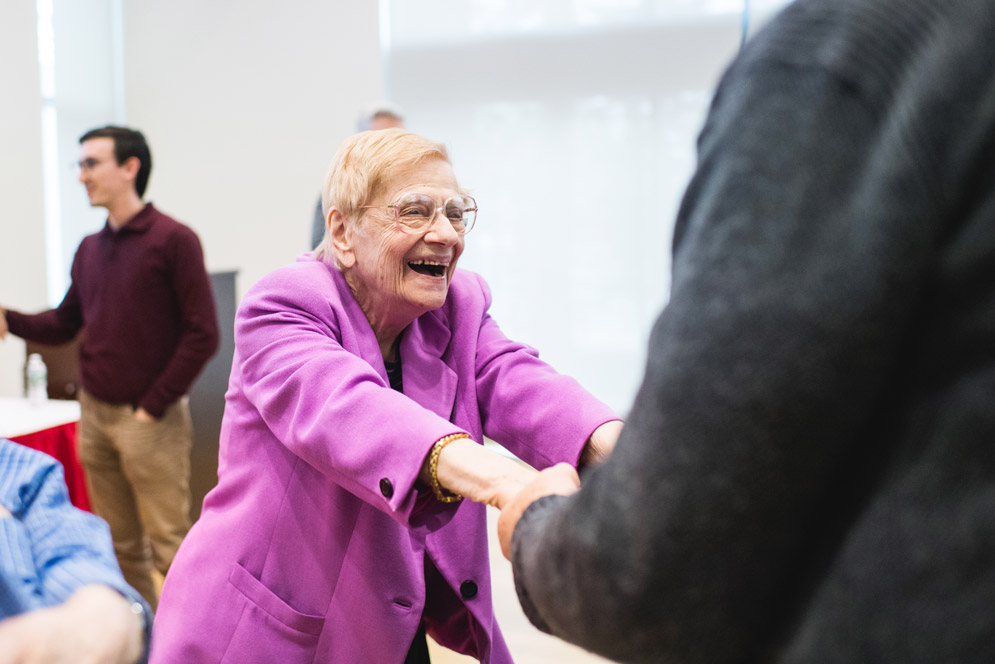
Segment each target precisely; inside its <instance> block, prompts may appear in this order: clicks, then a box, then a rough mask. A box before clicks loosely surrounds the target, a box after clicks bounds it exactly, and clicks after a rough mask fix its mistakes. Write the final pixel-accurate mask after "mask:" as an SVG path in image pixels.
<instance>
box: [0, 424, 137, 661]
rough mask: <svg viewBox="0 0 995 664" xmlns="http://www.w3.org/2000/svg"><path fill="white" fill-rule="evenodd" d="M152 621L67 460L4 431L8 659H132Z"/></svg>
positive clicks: (2, 633) (0, 473)
mask: <svg viewBox="0 0 995 664" xmlns="http://www.w3.org/2000/svg"><path fill="white" fill-rule="evenodd" d="M151 624H152V619H151V612H150V610H149V606H148V605H147V604H146V602H145V600H144V599H143V598H142V597H141V596H140V595H139V594H138V593H137V592H136V591H135V590H134V589H133V588H131V587H130V586H129V585H128V584H127V583H125V581H124V577H122V576H121V570H120V569H119V568H118V565H117V561H116V560H115V559H114V549H113V545H112V544H111V538H110V533H109V532H108V528H107V524H106V523H104V522H103V521H101V520H100V519H99V518H98V517H96V516H94V515H92V514H88V513H87V512H84V511H83V510H80V509H77V508H75V507H73V506H72V504H70V502H69V494H68V492H67V491H66V486H65V483H64V482H63V479H62V468H61V467H60V466H59V464H58V463H57V462H55V461H54V460H53V459H52V458H51V457H50V456H48V455H47V454H43V453H41V452H37V451H35V450H31V449H28V448H27V447H24V446H23V445H19V444H17V443H14V442H11V441H9V440H6V439H2V438H0V664H15V663H16V664H74V663H76V662H83V661H86V662H94V663H95V664H131V663H132V662H135V661H138V660H140V659H142V654H143V651H145V650H146V647H147V643H148V632H149V631H150V629H151Z"/></svg>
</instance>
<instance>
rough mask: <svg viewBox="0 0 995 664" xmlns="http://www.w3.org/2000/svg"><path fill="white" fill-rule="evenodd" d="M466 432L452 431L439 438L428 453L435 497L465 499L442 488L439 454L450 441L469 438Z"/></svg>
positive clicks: (453, 499) (444, 500)
mask: <svg viewBox="0 0 995 664" xmlns="http://www.w3.org/2000/svg"><path fill="white" fill-rule="evenodd" d="M469 437H470V436H468V435H467V434H465V433H451V434H449V435H448V436H444V437H442V438H440V439H439V440H437V441H435V445H433V446H432V452H431V454H429V455H428V474H429V477H430V478H431V480H432V493H434V494H435V497H436V498H438V499H439V500H441V501H442V502H444V503H455V502H457V501H460V500H463V496H461V495H459V494H458V493H453V492H452V491H449V492H448V493H447V491H446V490H445V489H443V488H442V485H441V484H439V455H440V454H442V448H444V447H445V446H446V445H448V444H449V443H451V442H453V441H454V440H459V439H460V438H469Z"/></svg>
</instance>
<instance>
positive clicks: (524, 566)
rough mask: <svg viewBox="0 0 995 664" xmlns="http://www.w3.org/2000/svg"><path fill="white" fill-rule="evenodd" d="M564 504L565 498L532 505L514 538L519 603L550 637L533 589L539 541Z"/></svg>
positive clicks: (512, 565)
mask: <svg viewBox="0 0 995 664" xmlns="http://www.w3.org/2000/svg"><path fill="white" fill-rule="evenodd" d="M563 500H564V497H563V496H545V497H543V498H540V499H539V500H537V501H535V502H534V503H532V504H531V505H529V506H528V507H527V508H525V511H524V512H523V513H522V516H521V518H520V519H519V520H518V524H517V525H516V526H515V532H514V533H512V537H511V568H512V572H513V573H514V578H515V592H516V593H517V595H518V601H519V603H520V604H521V605H522V610H523V611H524V612H525V616H526V617H527V618H528V619H529V622H531V623H532V624H533V625H535V626H536V627H537V628H538V629H539V630H541V631H543V632H546V633H547V634H552V633H553V632H552V630H551V629H550V627H549V624H548V623H547V622H546V621H545V620H544V619H543V617H542V613H541V612H540V610H539V608H538V606H536V603H535V601H534V600H533V594H532V593H531V592H530V591H529V586H530V585H531V580H532V578H534V577H535V572H536V569H535V566H534V562H535V560H534V559H535V556H536V553H535V549H536V540H537V538H540V537H541V536H542V532H543V530H544V529H545V527H546V522H547V520H548V518H549V517H550V515H552V514H553V513H555V512H556V510H557V506H558V505H559V504H560V503H561V502H563ZM540 592H541V590H540Z"/></svg>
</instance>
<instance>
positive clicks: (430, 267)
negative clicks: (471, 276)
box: [408, 261, 449, 277]
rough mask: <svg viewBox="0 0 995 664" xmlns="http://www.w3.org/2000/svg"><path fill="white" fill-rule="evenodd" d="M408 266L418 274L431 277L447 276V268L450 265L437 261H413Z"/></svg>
mask: <svg viewBox="0 0 995 664" xmlns="http://www.w3.org/2000/svg"><path fill="white" fill-rule="evenodd" d="M408 267H410V268H411V269H412V270H414V271H415V272H417V273H418V274H424V275H427V276H429V277H442V276H445V274H446V268H447V267H449V266H448V265H447V264H446V263H439V262H437V261H411V262H410V263H408Z"/></svg>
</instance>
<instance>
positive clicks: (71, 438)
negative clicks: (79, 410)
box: [11, 422, 92, 512]
mask: <svg viewBox="0 0 995 664" xmlns="http://www.w3.org/2000/svg"><path fill="white" fill-rule="evenodd" d="M76 425H77V423H76V422H69V423H68V424H62V425H59V426H57V427H52V428H51V429H44V430H43V431H36V432H35V433H29V434H25V435H23V436H13V437H11V440H13V441H14V442H16V443H20V444H21V445H25V446H27V447H30V448H32V449H35V450H39V451H41V452H45V453H46V454H49V455H51V456H53V457H55V458H56V459H57V460H58V461H59V462H60V463H61V464H62V467H63V468H64V469H65V473H66V486H67V487H68V488H69V499H70V500H72V501H73V505H75V506H76V507H79V508H80V509H84V510H87V511H88V512H89V511H92V510H91V509H90V496H89V495H88V494H87V492H86V480H85V478H84V477H83V467H82V466H81V465H80V463H79V455H78V454H77V452H76Z"/></svg>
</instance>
